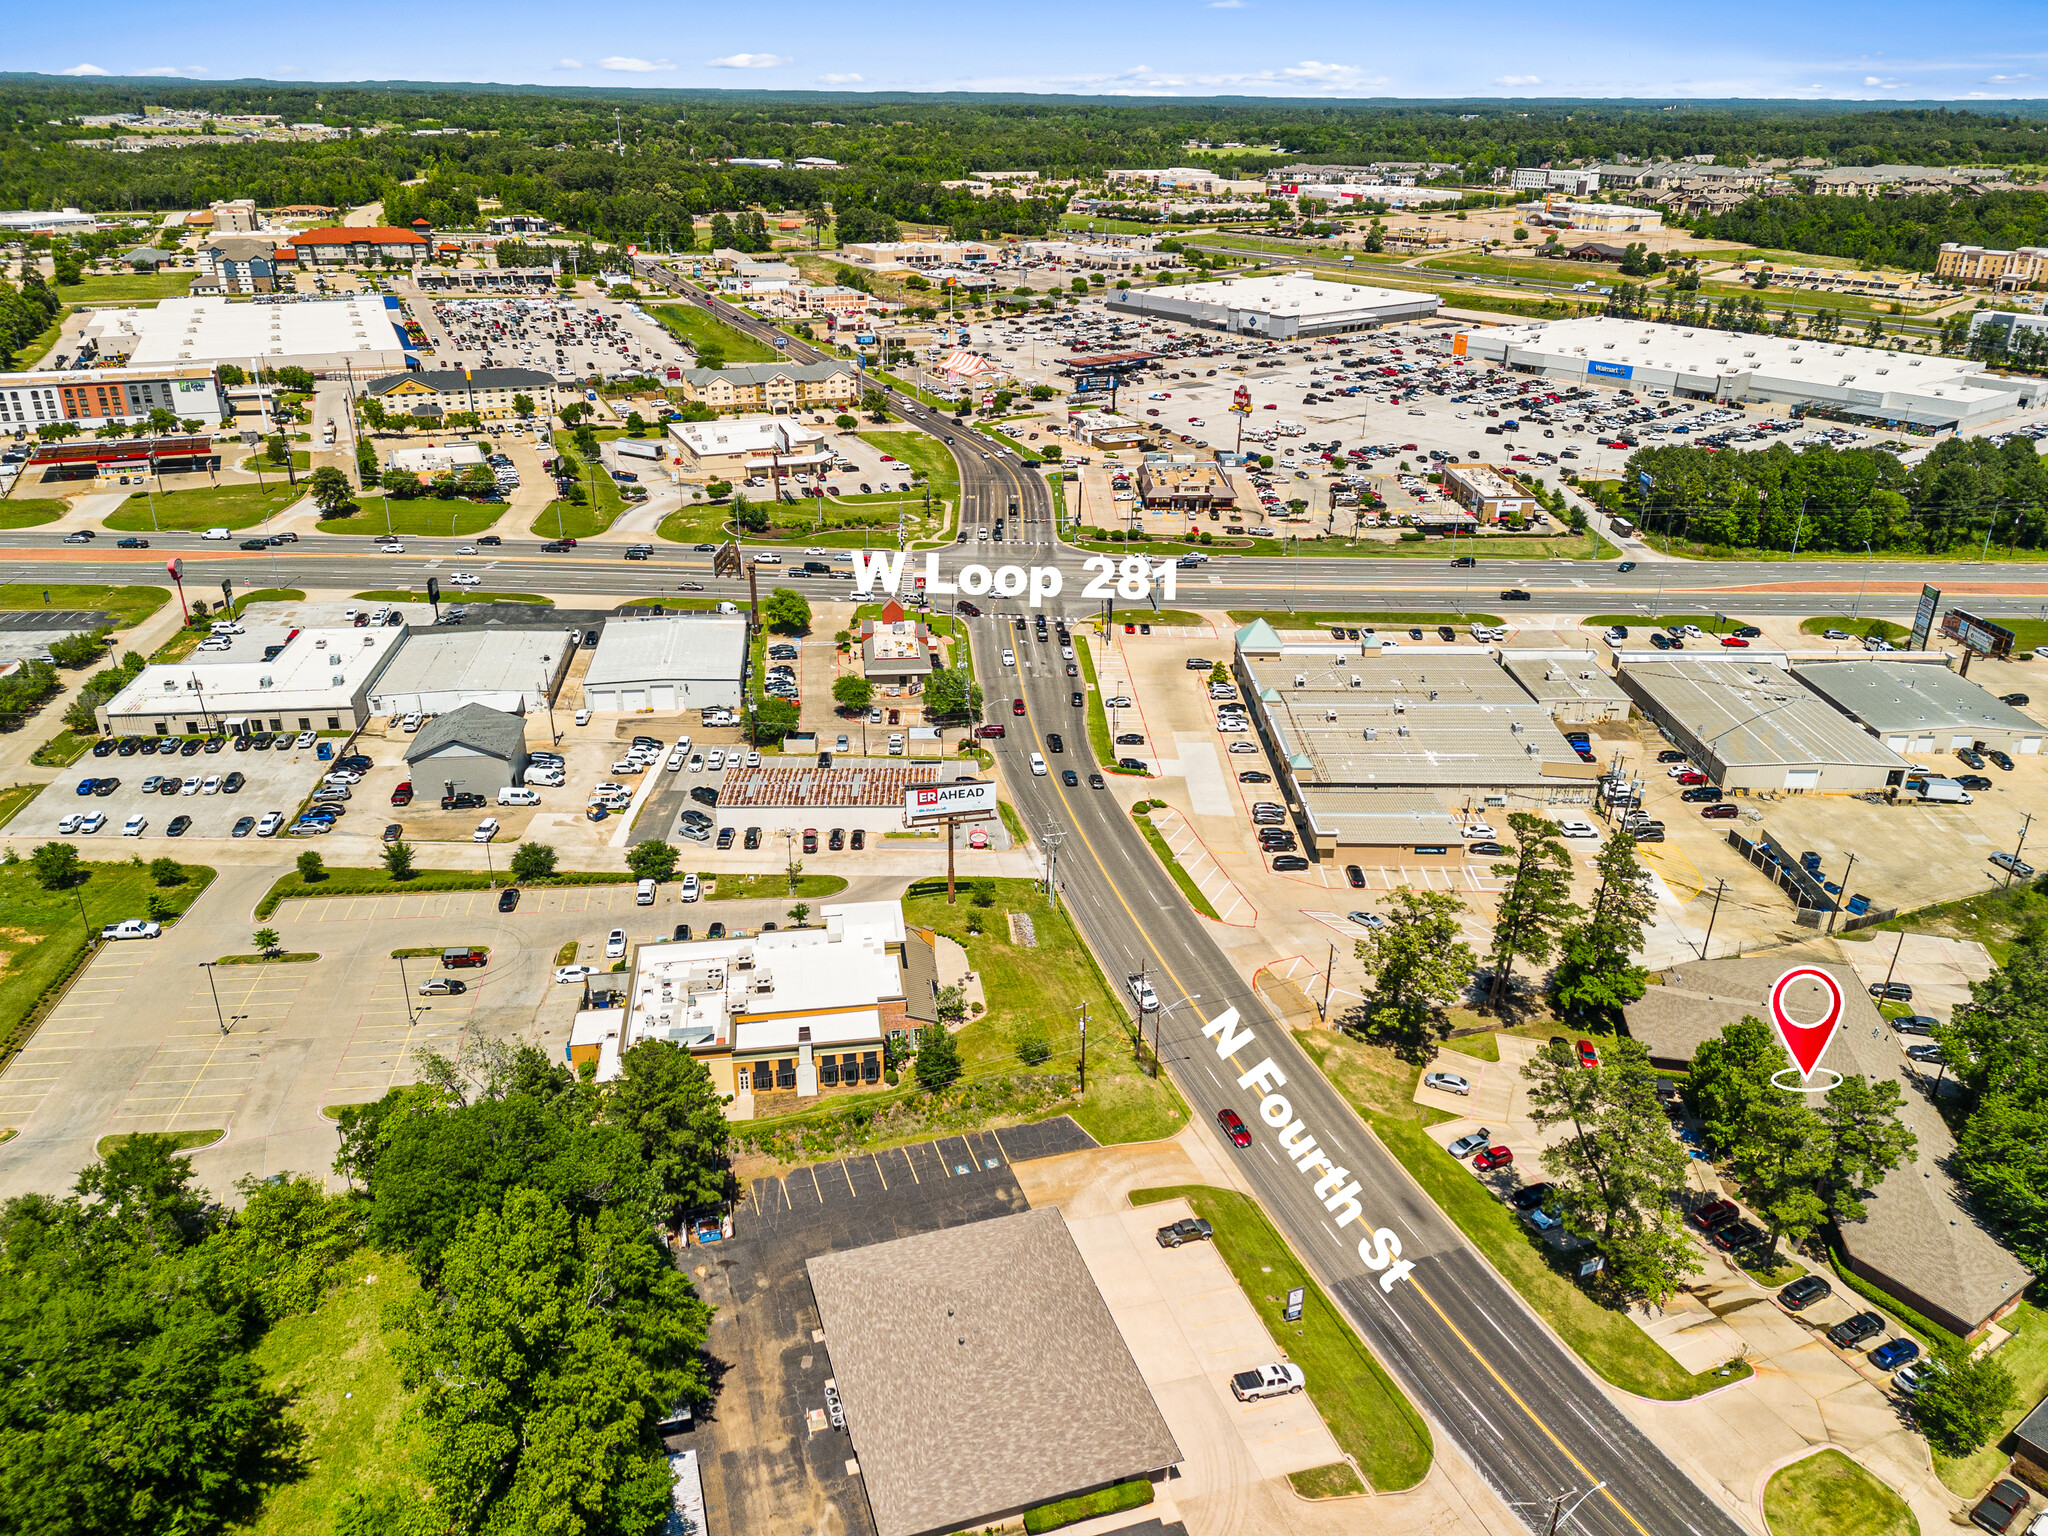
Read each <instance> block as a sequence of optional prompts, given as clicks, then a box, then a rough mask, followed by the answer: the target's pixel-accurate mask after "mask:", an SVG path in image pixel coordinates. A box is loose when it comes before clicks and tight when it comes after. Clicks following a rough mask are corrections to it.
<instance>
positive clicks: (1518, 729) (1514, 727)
mask: <svg viewBox="0 0 2048 1536" xmlns="http://www.w3.org/2000/svg"><path fill="white" fill-rule="evenodd" d="M1508 729H1509V730H1511V731H1513V732H1514V733H1515V734H1516V735H1517V736H1519V735H1521V734H1522V722H1521V721H1519V720H1510V721H1509V722H1508Z"/></svg>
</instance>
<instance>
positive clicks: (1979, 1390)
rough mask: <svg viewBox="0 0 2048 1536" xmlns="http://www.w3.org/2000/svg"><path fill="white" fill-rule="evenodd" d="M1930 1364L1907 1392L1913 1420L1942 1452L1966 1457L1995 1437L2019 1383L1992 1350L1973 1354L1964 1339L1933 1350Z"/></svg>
mask: <svg viewBox="0 0 2048 1536" xmlns="http://www.w3.org/2000/svg"><path fill="white" fill-rule="evenodd" d="M1930 1363H1931V1364H1932V1366H1933V1367H1934V1368H1933V1370H1931V1371H1930V1372H1929V1373H1928V1376H1927V1379H1926V1380H1925V1382H1924V1383H1923V1384H1922V1385H1921V1388H1920V1390H1919V1391H1918V1392H1916V1393H1915V1394H1914V1395H1913V1422H1914V1423H1915V1424H1916V1425H1917V1426H1918V1427H1919V1430H1920V1433H1921V1434H1923V1435H1925V1436H1926V1437H1927V1439H1928V1442H1929V1443H1930V1444H1931V1445H1933V1447H1934V1448H1935V1449H1936V1450H1937V1451H1940V1452H1941V1453H1942V1454H1943V1455H1944V1456H1968V1455H1970V1454H1971V1453H1972V1452H1974V1451H1978V1450H1981V1449H1983V1448H1984V1447H1985V1446H1987V1445H1989V1444H1990V1443H1991V1442H1992V1441H1993V1440H1995V1439H1997V1438H1998V1435H1999V1433H2000V1431H2001V1430H2002V1429H2003V1428H2004V1425H2005V1419H2006V1415H2007V1414H2009V1413H2011V1412H2012V1410H2013V1409H2014V1408H2015V1407H2017V1406H2018V1405H2019V1401H2020V1391H2019V1384H2018V1383H2017V1382H2015V1381H2014V1380H2013V1379H2012V1372H2011V1371H2009V1370H2007V1369H2006V1367H2005V1362H2004V1361H2002V1360H2000V1359H1999V1358H1998V1355H1997V1354H1996V1353H1987V1354H1985V1355H1983V1356H1982V1357H1977V1356H1974V1355H1973V1354H1972V1352H1971V1349H1970V1344H1969V1341H1968V1340H1966V1339H1952V1340H1950V1341H1949V1342H1948V1343H1946V1344H1943V1345H1941V1346H1940V1347H1939V1348H1937V1349H1936V1350H1935V1351H1934V1355H1933V1358H1932V1361H1931V1362H1930Z"/></svg>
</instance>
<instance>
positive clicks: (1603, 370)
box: [1586, 359, 1635, 379]
mask: <svg viewBox="0 0 2048 1536" xmlns="http://www.w3.org/2000/svg"><path fill="white" fill-rule="evenodd" d="M1586 372H1588V373H1590V374H1592V375H1593V377H1594V378H1596V379H1630V378H1634V377H1635V369H1634V368H1632V367H1631V366H1629V364H1627V363H1603V362H1600V361H1598V360H1597V359H1596V360H1594V361H1592V362H1589V363H1587V364H1586Z"/></svg>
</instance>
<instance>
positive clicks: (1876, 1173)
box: [1815, 1072, 1920, 1225]
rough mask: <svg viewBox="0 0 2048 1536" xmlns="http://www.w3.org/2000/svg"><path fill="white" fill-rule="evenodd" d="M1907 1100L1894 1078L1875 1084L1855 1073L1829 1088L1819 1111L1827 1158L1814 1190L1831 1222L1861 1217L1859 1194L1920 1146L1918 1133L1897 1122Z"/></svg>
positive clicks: (1867, 1189)
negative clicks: (1902, 1105)
mask: <svg viewBox="0 0 2048 1536" xmlns="http://www.w3.org/2000/svg"><path fill="white" fill-rule="evenodd" d="M1903 1101H1904V1092H1903V1090H1902V1089H1901V1088H1900V1086H1899V1084H1898V1083H1897V1082H1896V1081H1895V1080H1893V1079H1890V1078H1887V1079H1885V1080H1884V1081H1882V1082H1873V1081H1872V1080H1871V1079H1869V1078H1867V1077H1864V1076H1861V1075H1860V1074H1858V1073H1854V1072H1851V1073H1847V1074H1845V1075H1844V1076H1843V1078H1842V1080H1841V1081H1840V1082H1839V1083H1837V1084H1836V1085H1835V1086H1834V1087H1832V1088H1830V1089H1829V1090H1828V1091H1827V1095H1826V1099H1825V1102H1824V1103H1823V1104H1822V1106H1821V1108H1820V1110H1819V1115H1820V1123H1821V1127H1822V1129H1823V1131H1824V1133H1825V1140H1824V1146H1825V1149H1826V1156H1825V1162H1824V1165H1823V1167H1822V1168H1821V1171H1820V1175H1819V1178H1818V1180H1817V1181H1816V1189H1815V1192H1816V1193H1817V1194H1818V1195H1819V1196H1820V1200H1821V1205H1822V1206H1823V1208H1825V1209H1826V1211H1827V1213H1828V1219H1829V1220H1830V1221H1833V1222H1835V1223H1837V1224H1838V1225H1839V1224H1840V1223H1842V1222H1845V1221H1861V1220H1862V1219H1863V1216H1864V1206H1863V1202H1862V1200H1861V1198H1860V1195H1861V1194H1862V1193H1864V1192H1867V1191H1870V1190H1874V1189H1876V1188H1877V1187H1878V1185H1880V1184H1882V1183H1883V1182H1884V1179H1885V1175H1886V1174H1888V1173H1890V1172H1892V1170H1893V1169H1895V1168H1899V1167H1901V1166H1903V1165H1904V1164H1905V1163H1907V1162H1908V1161H1910V1160H1911V1159H1912V1157H1913V1154H1914V1153H1915V1152H1917V1151H1918V1150H1919V1147H1920V1139H1919V1137H1917V1136H1915V1135H1914V1134H1913V1132H1912V1131H1911V1130H1910V1129H1909V1128H1908V1127H1906V1126H1904V1125H1901V1124H1900V1123H1899V1106H1900V1104H1901V1103H1902V1102H1903Z"/></svg>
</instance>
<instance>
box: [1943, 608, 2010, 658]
mask: <svg viewBox="0 0 2048 1536" xmlns="http://www.w3.org/2000/svg"><path fill="white" fill-rule="evenodd" d="M1941 632H1942V633H1943V634H1944V635H1946V636H1947V637H1948V638H1949V639H1951V640H1960V641H1961V642H1962V643H1963V644H1964V645H1967V646H1968V647H1969V648H1970V649H1971V650H1973V651H1975V652H1977V653H1978V654H1979V655H1982V656H2007V655H2010V654H2011V653H2012V639H2013V637H2012V631H2011V630H2009V629H2007V628H2005V627H2004V626H2003V625H2000V624H1993V623H1992V622H1991V621H1990V620H1989V619H1980V618H1978V617H1977V616H1976V615H1975V614H1974V613H1967V612H1965V611H1964V610H1963V609H1961V608H1951V609H1949V611H1948V612H1947V613H1945V614H1943V615H1942V616H1941Z"/></svg>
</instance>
